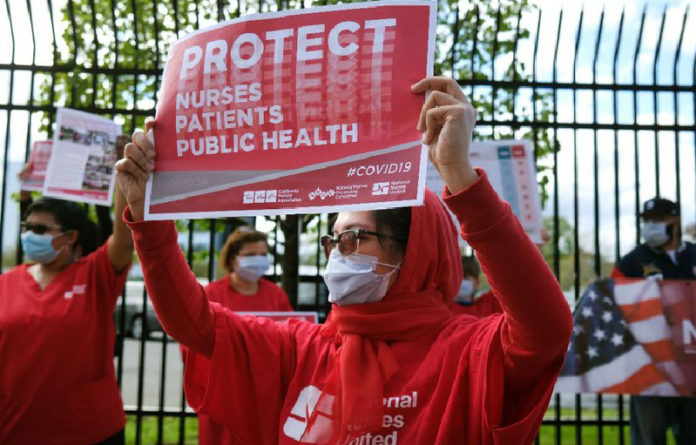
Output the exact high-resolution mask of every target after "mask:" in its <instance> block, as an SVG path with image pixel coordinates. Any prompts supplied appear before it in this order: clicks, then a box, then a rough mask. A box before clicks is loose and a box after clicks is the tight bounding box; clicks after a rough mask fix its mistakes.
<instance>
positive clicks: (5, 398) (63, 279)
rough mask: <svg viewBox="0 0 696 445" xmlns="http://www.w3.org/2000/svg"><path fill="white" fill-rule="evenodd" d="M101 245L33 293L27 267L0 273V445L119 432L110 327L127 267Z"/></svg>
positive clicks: (73, 443)
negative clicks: (120, 266)
mask: <svg viewBox="0 0 696 445" xmlns="http://www.w3.org/2000/svg"><path fill="white" fill-rule="evenodd" d="M106 246H107V245H106V244H104V245H103V246H101V247H100V248H99V249H98V250H97V251H96V252H94V253H92V254H90V255H88V256H87V257H85V258H81V259H79V260H77V261H76V262H75V263H73V264H71V265H70V266H68V267H67V268H65V269H64V270H62V271H61V272H60V273H58V275H56V276H55V278H54V279H53V281H51V282H50V283H49V284H48V286H46V288H45V289H44V290H41V288H40V287H39V285H38V284H37V283H36V281H35V280H34V278H33V277H32V276H31V275H30V274H29V272H28V270H27V267H28V265H26V264H23V265H19V266H17V267H14V268H13V269H11V270H10V271H8V272H7V273H5V274H3V275H0V363H2V365H0V443H2V444H3V445H12V444H17V445H26V444H42V445H45V444H65V445H81V444H93V443H95V442H99V441H101V440H104V439H106V438H108V437H110V436H112V435H114V434H115V433H117V432H118V431H119V430H121V429H122V428H123V426H124V425H125V421H126V419H125V415H124V413H123V403H122V401H121V395H120V393H119V389H118V385H117V383H116V376H115V374H114V364H113V353H114V342H115V338H116V336H115V329H114V323H113V313H114V307H115V305H116V299H117V298H118V295H119V294H120V292H121V289H122V288H123V284H124V282H125V280H126V276H127V268H126V269H125V270H124V271H123V272H121V273H120V274H119V275H116V273H115V272H114V269H113V266H112V265H111V262H110V261H109V258H108V255H107V249H106Z"/></svg>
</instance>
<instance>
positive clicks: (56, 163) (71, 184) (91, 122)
mask: <svg viewBox="0 0 696 445" xmlns="http://www.w3.org/2000/svg"><path fill="white" fill-rule="evenodd" d="M119 134H121V125H119V124H117V123H115V122H113V121H111V120H109V119H106V118H103V117H101V116H96V115H94V114H90V113H85V112H84V111H78V110H71V109H69V108H59V109H58V113H57V117H56V131H55V134H54V136H53V150H52V154H51V157H50V160H49V162H48V167H47V169H46V180H45V182H44V187H43V194H44V195H45V196H52V197H55V198H61V199H67V200H69V201H77V202H86V203H91V204H100V205H105V206H110V205H111V200H112V197H113V191H114V164H116V161H117V160H118V155H117V154H116V138H117V137H118V135H119Z"/></svg>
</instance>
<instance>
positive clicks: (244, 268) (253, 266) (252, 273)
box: [234, 255, 271, 282]
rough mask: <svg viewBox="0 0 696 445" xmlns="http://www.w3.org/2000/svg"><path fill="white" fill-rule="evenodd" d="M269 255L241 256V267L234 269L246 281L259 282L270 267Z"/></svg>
mask: <svg viewBox="0 0 696 445" xmlns="http://www.w3.org/2000/svg"><path fill="white" fill-rule="evenodd" d="M270 265H271V262H270V260H269V259H268V255H254V256H240V257H239V266H238V267H236V268H235V269H234V271H235V272H237V275H239V276H240V277H242V278H243V279H245V280H246V281H251V282H254V281H258V280H259V278H261V277H262V276H263V274H264V273H266V271H267V270H268V268H269V267H270Z"/></svg>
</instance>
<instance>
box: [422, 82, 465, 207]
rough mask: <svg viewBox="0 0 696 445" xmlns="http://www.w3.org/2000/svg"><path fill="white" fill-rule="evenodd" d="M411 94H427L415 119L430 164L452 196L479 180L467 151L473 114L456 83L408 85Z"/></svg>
mask: <svg viewBox="0 0 696 445" xmlns="http://www.w3.org/2000/svg"><path fill="white" fill-rule="evenodd" d="M411 91H413V92H414V93H424V92H426V91H430V96H429V97H428V99H427V100H426V101H425V104H424V105H423V108H422V109H421V113H420V118H419V119H418V130H419V131H421V132H423V143H424V144H428V154H429V157H430V161H431V162H432V163H433V165H435V168H437V170H438V172H439V173H440V176H441V177H442V180H443V181H444V182H445V184H447V188H448V189H449V191H450V192H451V193H453V194H455V193H457V192H459V191H461V190H463V189H465V188H466V187H468V186H469V185H471V184H472V183H474V182H475V181H476V180H477V179H478V173H476V171H475V170H474V169H473V167H472V166H471V161H470V160H469V147H470V146H471V138H472V134H473V131H474V125H475V124H476V110H475V109H474V107H472V106H471V103H469V100H468V99H467V98H466V96H464V93H462V90H461V89H460V88H459V85H458V84H457V82H456V81H454V80H453V79H450V78H446V77H427V78H425V79H422V80H420V81H418V82H417V83H415V84H413V85H411Z"/></svg>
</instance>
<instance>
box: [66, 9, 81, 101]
mask: <svg viewBox="0 0 696 445" xmlns="http://www.w3.org/2000/svg"><path fill="white" fill-rule="evenodd" d="M68 15H69V16H70V26H71V29H72V41H73V48H74V51H73V53H72V54H71V55H72V65H73V66H74V67H75V68H77V67H78V65H77V52H78V50H79V46H78V44H77V25H76V24H75V7H74V6H73V0H68ZM68 77H69V78H72V79H73V82H71V83H72V85H71V88H70V92H71V94H70V107H71V108H75V106H76V102H75V101H76V96H77V82H75V81H74V80H75V79H76V74H75V70H72V71H70V72H69V73H68Z"/></svg>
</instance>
